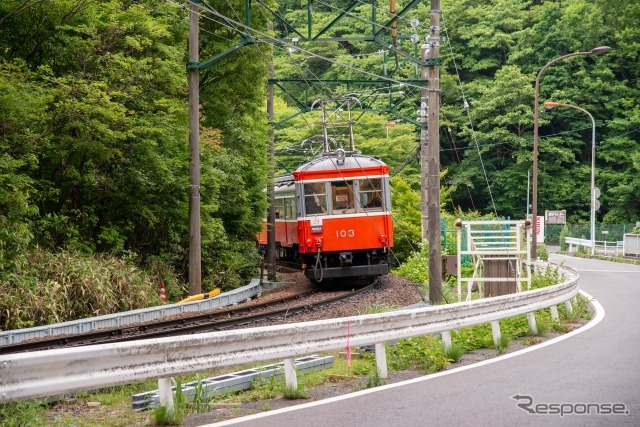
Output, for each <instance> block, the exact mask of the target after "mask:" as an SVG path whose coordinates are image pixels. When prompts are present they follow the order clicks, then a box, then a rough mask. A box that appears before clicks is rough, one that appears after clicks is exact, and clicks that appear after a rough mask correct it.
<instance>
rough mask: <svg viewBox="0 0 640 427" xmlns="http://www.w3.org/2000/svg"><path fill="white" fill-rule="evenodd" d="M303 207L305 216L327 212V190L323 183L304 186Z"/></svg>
mask: <svg viewBox="0 0 640 427" xmlns="http://www.w3.org/2000/svg"><path fill="white" fill-rule="evenodd" d="M304 207H305V212H306V214H307V215H320V214H322V213H326V212H327V190H326V186H325V183H324V182H313V183H309V184H305V185H304Z"/></svg>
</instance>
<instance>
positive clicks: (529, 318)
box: [527, 313, 538, 334]
mask: <svg viewBox="0 0 640 427" xmlns="http://www.w3.org/2000/svg"><path fill="white" fill-rule="evenodd" d="M527 321H528V322H529V329H531V332H533V333H534V334H537V333H538V325H537V324H536V316H535V314H534V313H527Z"/></svg>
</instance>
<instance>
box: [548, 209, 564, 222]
mask: <svg viewBox="0 0 640 427" xmlns="http://www.w3.org/2000/svg"><path fill="white" fill-rule="evenodd" d="M544 216H545V222H546V223H547V224H566V223H567V211H566V210H564V209H563V210H561V211H548V210H547V211H544Z"/></svg>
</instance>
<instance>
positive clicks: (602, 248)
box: [564, 237, 624, 254]
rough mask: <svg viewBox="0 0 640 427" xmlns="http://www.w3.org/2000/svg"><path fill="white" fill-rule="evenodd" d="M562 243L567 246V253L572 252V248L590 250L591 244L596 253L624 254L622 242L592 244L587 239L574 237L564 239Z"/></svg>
mask: <svg viewBox="0 0 640 427" xmlns="http://www.w3.org/2000/svg"><path fill="white" fill-rule="evenodd" d="M564 241H565V242H566V243H567V244H569V252H573V247H574V246H576V249H577V247H578V246H584V247H585V248H590V247H591V246H592V243H593V244H595V246H594V250H595V251H597V252H604V253H605V254H607V253H611V252H613V253H616V254H617V253H622V252H624V242H623V241H611V242H610V241H607V240H596V241H594V242H592V241H591V240H588V239H578V238H576V237H565V238H564Z"/></svg>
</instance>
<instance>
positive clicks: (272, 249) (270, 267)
mask: <svg viewBox="0 0 640 427" xmlns="http://www.w3.org/2000/svg"><path fill="white" fill-rule="evenodd" d="M271 29H272V26H271V24H270V25H269V30H271ZM274 78H275V73H274V71H273V56H272V57H271V63H270V64H269V84H268V85H267V116H268V118H269V153H268V155H267V157H268V162H269V183H268V184H267V198H268V199H269V212H268V214H267V279H268V280H269V281H271V282H274V281H275V280H276V194H275V186H274V185H275V167H276V165H275V130H274V128H273V123H274V120H275V117H274V112H273V83H271V81H273V79H274Z"/></svg>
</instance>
